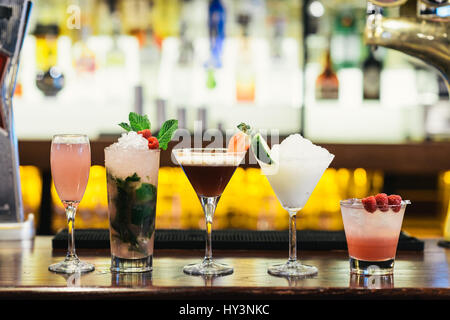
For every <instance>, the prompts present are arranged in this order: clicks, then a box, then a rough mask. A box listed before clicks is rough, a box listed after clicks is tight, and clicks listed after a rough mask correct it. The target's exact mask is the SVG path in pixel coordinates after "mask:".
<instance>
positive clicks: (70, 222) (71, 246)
mask: <svg viewBox="0 0 450 320" xmlns="http://www.w3.org/2000/svg"><path fill="white" fill-rule="evenodd" d="M76 212H77V208H76V207H74V206H73V205H71V204H69V205H68V206H67V208H66V216H67V227H68V228H67V232H68V245H67V256H66V257H67V258H69V259H73V258H76V256H77V254H76V253H75V237H74V229H75V214H76Z"/></svg>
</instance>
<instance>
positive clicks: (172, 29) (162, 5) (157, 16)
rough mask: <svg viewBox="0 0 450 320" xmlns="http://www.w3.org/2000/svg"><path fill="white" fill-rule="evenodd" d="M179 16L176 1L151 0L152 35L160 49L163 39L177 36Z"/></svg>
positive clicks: (177, 2) (178, 5) (178, 6)
mask: <svg viewBox="0 0 450 320" xmlns="http://www.w3.org/2000/svg"><path fill="white" fill-rule="evenodd" d="M179 16H180V3H179V1H178V0H153V6H152V8H151V21H152V25H153V35H154V38H155V42H156V43H157V44H158V46H159V47H160V48H161V46H162V43H163V41H164V39H165V38H167V37H172V36H178V31H179Z"/></svg>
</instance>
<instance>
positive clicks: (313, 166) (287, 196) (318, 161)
mask: <svg viewBox="0 0 450 320" xmlns="http://www.w3.org/2000/svg"><path fill="white" fill-rule="evenodd" d="M252 150H253V149H252ZM333 158H334V156H333V155H332V154H330V153H327V154H326V155H324V156H321V157H311V158H309V157H308V156H307V155H305V156H304V157H302V158H295V157H294V158H283V157H279V159H278V160H277V162H275V163H273V164H271V165H268V164H266V163H263V162H261V161H259V160H258V163H259V165H260V167H261V170H262V172H263V174H264V175H265V176H266V177H267V180H268V181H269V183H270V185H271V187H272V189H273V191H274V192H275V194H276V196H277V198H278V200H279V201H280V203H281V205H282V207H283V208H284V209H285V210H287V212H288V213H289V259H288V261H287V262H286V263H283V264H276V265H272V266H270V267H269V269H268V272H269V274H271V275H274V276H280V277H305V276H313V275H315V274H317V272H318V270H317V268H316V267H314V266H309V265H305V264H302V263H301V262H300V261H298V260H297V221H296V218H297V213H298V212H299V211H300V210H301V209H302V208H303V207H304V206H305V204H306V202H307V201H308V199H309V196H310V195H311V193H312V191H313V190H314V188H315V187H316V185H317V183H318V182H319V180H320V178H321V177H322V175H323V173H324V172H325V170H326V169H327V168H328V166H329V165H330V163H331V161H332V160H333Z"/></svg>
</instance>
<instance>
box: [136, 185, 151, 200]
mask: <svg viewBox="0 0 450 320" xmlns="http://www.w3.org/2000/svg"><path fill="white" fill-rule="evenodd" d="M136 199H137V200H138V201H142V202H145V201H153V200H155V199H156V187H155V186H154V185H152V184H150V183H142V184H141V186H140V187H139V188H137V189H136Z"/></svg>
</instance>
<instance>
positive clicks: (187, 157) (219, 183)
mask: <svg viewBox="0 0 450 320" xmlns="http://www.w3.org/2000/svg"><path fill="white" fill-rule="evenodd" d="M172 152H173V154H174V156H175V158H176V160H177V162H178V163H179V164H180V165H181V167H182V168H183V171H184V173H185V174H186V176H187V178H188V180H189V182H190V183H191V185H192V187H193V188H194V190H195V192H196V193H197V196H198V198H199V199H200V203H201V205H202V207H203V212H204V214H205V222H206V249H205V257H204V258H203V261H202V262H200V263H196V264H189V265H186V266H185V267H184V268H183V271H184V272H185V273H187V274H190V275H203V276H220V275H227V274H231V273H233V268H232V267H230V266H228V265H226V264H222V263H218V262H215V261H213V258H212V243H211V232H212V221H213V217H214V212H215V210H216V206H217V203H218V202H219V199H220V196H221V195H222V193H223V190H224V189H225V187H226V186H227V184H228V182H229V181H230V179H231V177H232V176H233V174H234V171H235V170H236V168H237V167H238V165H239V163H240V162H241V161H242V159H243V158H244V156H245V153H246V152H245V151H244V152H228V151H227V149H223V148H214V149H213V148H191V149H174V150H173V151H172Z"/></svg>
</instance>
